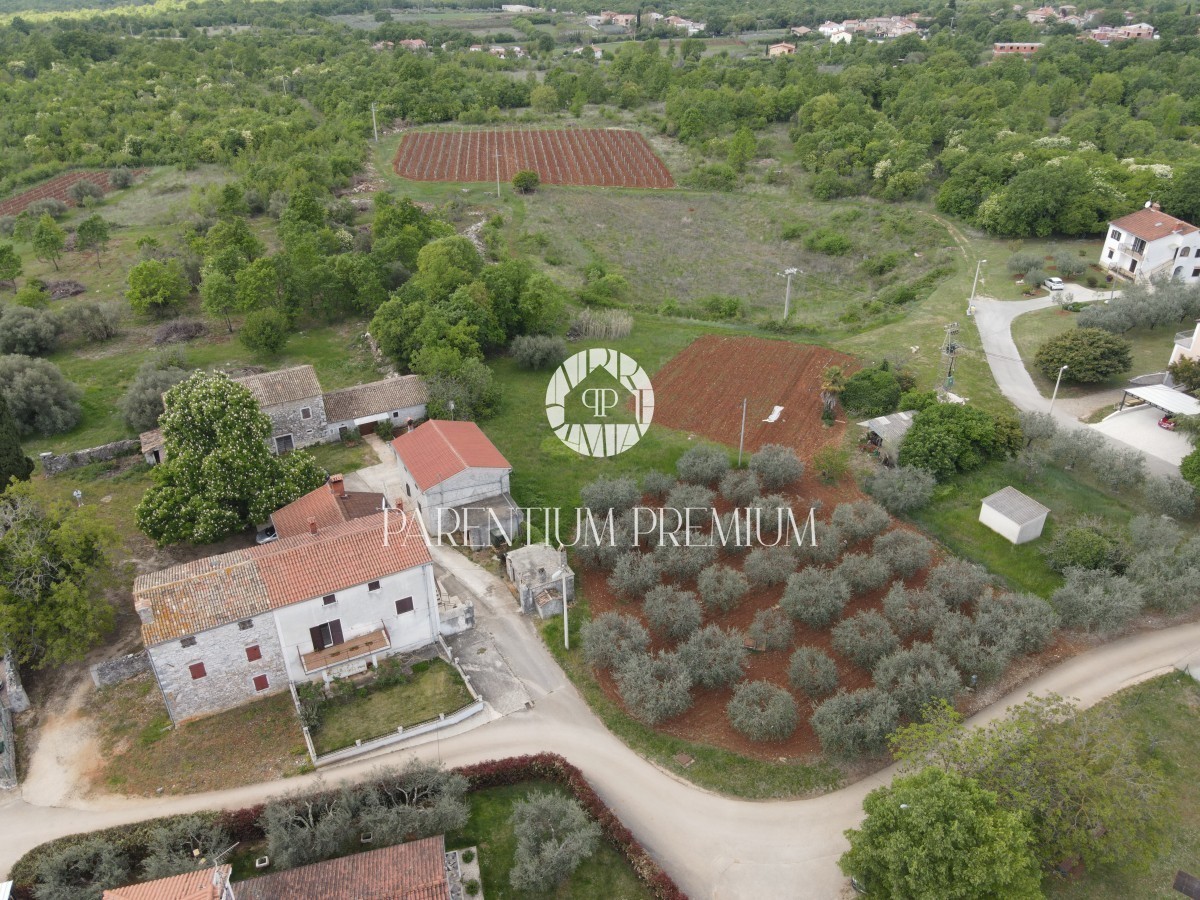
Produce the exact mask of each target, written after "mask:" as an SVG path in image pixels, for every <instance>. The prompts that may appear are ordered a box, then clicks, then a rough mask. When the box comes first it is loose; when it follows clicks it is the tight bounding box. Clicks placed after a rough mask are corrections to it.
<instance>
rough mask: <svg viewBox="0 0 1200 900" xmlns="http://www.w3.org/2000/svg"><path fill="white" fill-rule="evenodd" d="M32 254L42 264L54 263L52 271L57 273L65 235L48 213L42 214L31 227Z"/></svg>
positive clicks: (65, 238)
mask: <svg viewBox="0 0 1200 900" xmlns="http://www.w3.org/2000/svg"><path fill="white" fill-rule="evenodd" d="M31 240H32V242H33V252H34V254H36V255H37V258H38V259H40V260H42V262H48V263H54V271H56V272H57V271H58V261H59V259H61V258H62V252H63V247H65V246H66V243H67V235H66V232H64V231H63V230H62V229H61V228H59V227H58V223H57V222H55V221H54V219H52V218H50V213H42V217H41V218H40V219H38V221H37V224H36V225H35V226H34V227H33V237H32V238H31Z"/></svg>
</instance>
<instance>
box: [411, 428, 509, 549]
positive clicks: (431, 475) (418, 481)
mask: <svg viewBox="0 0 1200 900" xmlns="http://www.w3.org/2000/svg"><path fill="white" fill-rule="evenodd" d="M392 451H393V452H394V453H395V455H396V463H397V465H398V466H399V467H400V474H401V477H402V481H403V484H404V494H405V497H406V499H407V500H408V501H409V502H410V503H411V504H412V505H414V506H415V507H416V509H417V512H418V513H419V514H420V516H421V517H422V519H423V520H424V522H425V526H426V527H427V528H428V529H429V533H430V534H431V535H457V537H456V538H455V540H456V541H457V542H458V543H465V544H467V545H469V546H471V547H486V546H488V545H489V544H490V543H491V542H492V540H493V539H496V538H499V539H501V540H503V539H504V538H505V537H509V538H511V537H512V536H514V535H515V534H516V531H517V528H519V527H520V525H521V518H522V517H521V511H520V509H518V508H517V504H516V502H515V501H514V500H513V498H512V494H511V493H510V486H509V476H510V475H511V474H512V466H511V465H509V463H508V460H506V459H505V458H504V456H503V455H502V454H501V453H500V451H499V450H497V449H496V447H495V445H494V444H493V443H492V442H491V441H489V440H488V439H487V435H485V434H484V433H483V432H482V431H481V430H480V428H479V426H478V425H476V424H475V423H474V422H447V421H445V420H442V419H430V420H429V421H428V422H426V423H425V424H423V425H421V426H419V427H418V428H416V429H414V430H413V431H410V432H408V433H407V434H402V435H400V436H399V437H397V438H396V439H395V440H393V441H392Z"/></svg>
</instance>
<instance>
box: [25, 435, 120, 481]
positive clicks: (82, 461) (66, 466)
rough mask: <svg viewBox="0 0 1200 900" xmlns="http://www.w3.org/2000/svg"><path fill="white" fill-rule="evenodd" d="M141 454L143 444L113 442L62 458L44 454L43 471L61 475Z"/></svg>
mask: <svg viewBox="0 0 1200 900" xmlns="http://www.w3.org/2000/svg"><path fill="white" fill-rule="evenodd" d="M141 452H142V445H141V442H140V441H136V440H133V439H130V440H127V441H113V442H112V443H111V444H103V445H102V446H99V447H89V448H88V449H87V450H76V451H74V452H73V453H64V454H62V455H61V456H56V455H54V454H53V453H43V454H42V471H43V472H45V473H46V474H47V475H59V474H61V473H63V472H68V471H70V470H71V469H78V468H79V467H80V466H86V465H90V464H91V463H94V462H107V461H108V460H110V459H116V458H117V457H119V456H132V455H133V454H134V453H141Z"/></svg>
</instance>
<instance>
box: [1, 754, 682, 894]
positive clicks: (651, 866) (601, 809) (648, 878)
mask: <svg viewBox="0 0 1200 900" xmlns="http://www.w3.org/2000/svg"><path fill="white" fill-rule="evenodd" d="M454 771H456V772H458V773H459V774H460V775H462V776H464V777H465V778H466V779H467V781H468V783H469V785H470V787H469V788H468V790H469V791H479V790H483V789H485V788H491V787H502V786H506V785H513V784H520V783H521V782H523V781H534V780H546V781H551V782H553V783H555V784H557V785H560V786H562V787H563V788H566V789H567V790H569V791H570V792H571V793H572V794H574V796H575V798H576V799H577V800H578V801H579V803H580V804H581V805H582V806H583V808H584V809H585V810H587V813H588V815H590V816H591V817H592V818H593V819H595V820H596V822H598V823H599V825H600V828H601V830H602V831H603V832H604V836H605V837H606V838H608V840H609V841H611V842H612V844H613V846H614V847H616V848H617V850H618V852H620V854H621V855H622V856H624V857H625V859H626V860H627V861H628V862H629V865H630V866H631V867H632V868H633V871H634V872H635V873H636V874H637V877H638V878H639V879H641V881H642V882H643V883H644V884H645V885H646V886H647V887H648V888H649V889H650V892H651V893H652V894H653V895H654V896H655V897H656V898H659V900H687V895H686V894H684V893H683V891H681V890H680V889H679V887H678V886H677V885H676V884H675V882H674V881H672V880H671V877H670V876H669V875H667V873H666V872H664V871H663V870H662V868H661V867H660V866H659V865H658V863H656V862H655V861H654V859H653V858H652V857H651V856H650V854H649V853H647V852H646V848H645V847H643V846H642V845H641V844H640V843H639V842H638V840H637V838H635V837H634V836H633V834H632V832H630V830H629V829H628V828H626V827H625V826H624V825H623V824H622V823H621V820H620V819H618V818H617V816H616V813H614V812H613V811H612V810H611V809H609V808H608V805H607V804H606V803H605V802H604V801H603V800H601V799H600V795H599V794H597V793H596V791H595V790H594V789H593V788H592V786H591V785H590V784H589V783H588V781H587V779H586V778H584V776H583V773H582V772H580V771H579V769H577V768H576V767H575V766H573V765H571V764H570V763H569V762H567V761H566V760H565V759H564V758H563V757H561V756H558V755H556V754H553V753H539V754H537V755H536V756H516V757H509V758H507V759H498V760H487V761H486V762H481V763H476V764H475V765H471V766H462V767H460V768H458V769H455V770H454ZM265 809H266V805H265V804H261V803H260V804H257V805H255V806H247V807H243V808H241V809H235V810H226V811H223V812H215V813H213V812H210V813H203V812H202V813H198V815H202V816H203V815H211V816H213V817H215V818H216V819H217V820H218V821H219V822H220V823H221V824H222V826H224V828H225V829H226V830H227V831H228V832H229V834H230V836H231V837H232V838H233V839H234V840H237V841H243V842H248V841H257V840H262V839H263V838H264V837H265V835H264V834H263V830H262V828H261V827H260V825H259V821H260V820H261V819H262V815H263V811H264V810H265ZM175 818H178V817H177V816H170V817H164V818H158V819H147V820H146V821H144V822H135V823H133V824H130V825H117V826H114V827H112V828H105V829H102V830H100V831H91V832H86V833H83V834H71V835H67V836H66V837H61V838H56V839H55V840H52V841H47V842H46V843H44V844H40V845H39V846H37V847H34V848H33V849H32V850H30V851H29V852H28V853H26V854H25V855H24V856H22V857H21V858H20V859H19V860H17V862H16V864H15V865H13V867H12V871H11V873H10V874H9V877H10V878H11V879H12V880H13V882H14V885H13V900H33V898H34V894H33V889H34V883H35V881H36V880H37V871H38V864H39V863H40V862H41V860H42V859H43V858H44V857H45V856H47V855H49V854H53V853H57V852H58V851H60V850H62V849H64V848H66V847H70V846H72V845H74V844H78V843H81V842H83V841H86V840H89V839H91V838H100V839H102V840H105V841H109V842H111V843H112V844H114V845H116V846H118V847H120V848H121V849H122V850H125V851H126V852H127V853H129V855H130V856H132V857H133V858H134V859H135V860H141V859H142V858H144V857H145V856H146V853H147V852H148V851H147V846H148V844H149V841H150V836H151V834H152V833H153V831H154V829H155V828H156V827H158V826H160V825H163V824H166V823H167V822H169V821H171V820H172V819H175Z"/></svg>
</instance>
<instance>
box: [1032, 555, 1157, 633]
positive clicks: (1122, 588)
mask: <svg viewBox="0 0 1200 900" xmlns="http://www.w3.org/2000/svg"><path fill="white" fill-rule="evenodd" d="M1065 574H1066V583H1065V584H1064V585H1063V586H1062V587H1060V588H1059V589H1058V590H1056V591H1055V592H1054V594H1053V595H1052V596H1051V598H1050V600H1051V602H1052V603H1053V604H1054V607H1055V609H1057V610H1058V614H1059V615H1060V616H1061V617H1062V623H1063V625H1064V626H1065V627H1066V628H1077V629H1079V630H1081V631H1088V632H1098V633H1100V634H1108V633H1111V632H1114V631H1118V630H1120V629H1121V628H1122V627H1123V626H1124V625H1125V624H1126V623H1127V622H1129V620H1130V619H1132V618H1133V617H1134V616H1136V615H1137V614H1138V613H1139V612H1141V610H1142V606H1143V604H1144V603H1145V596H1144V594H1143V592H1142V587H1141V585H1138V584H1135V583H1134V582H1133V581H1131V580H1130V579H1128V578H1126V577H1124V576H1118V575H1113V574H1111V573H1110V572H1103V571H1094V570H1089V569H1068V570H1067V571H1066V573H1065Z"/></svg>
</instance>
